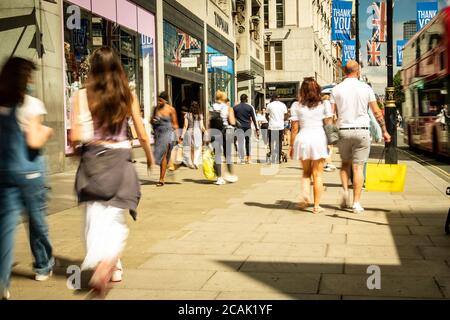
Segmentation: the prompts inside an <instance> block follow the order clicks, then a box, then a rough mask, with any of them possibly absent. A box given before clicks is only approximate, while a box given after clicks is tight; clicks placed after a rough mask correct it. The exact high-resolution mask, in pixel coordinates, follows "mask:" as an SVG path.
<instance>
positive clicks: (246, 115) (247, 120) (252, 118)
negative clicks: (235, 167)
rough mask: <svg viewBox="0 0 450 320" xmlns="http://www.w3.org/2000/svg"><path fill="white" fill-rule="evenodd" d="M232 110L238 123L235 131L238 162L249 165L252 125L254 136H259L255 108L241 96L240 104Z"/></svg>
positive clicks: (244, 95)
mask: <svg viewBox="0 0 450 320" xmlns="http://www.w3.org/2000/svg"><path fill="white" fill-rule="evenodd" d="M233 109H234V114H235V117H236V120H237V121H239V123H240V128H239V129H238V130H237V138H238V150H239V160H240V163H246V164H249V163H250V162H251V152H252V150H251V138H252V123H253V125H254V126H255V128H256V135H257V136H259V127H258V123H257V121H256V112H255V108H254V107H253V106H252V105H250V104H249V103H248V96H247V95H246V94H243V95H241V103H239V104H238V105H236V106H235V107H234V108H233ZM244 154H245V158H244Z"/></svg>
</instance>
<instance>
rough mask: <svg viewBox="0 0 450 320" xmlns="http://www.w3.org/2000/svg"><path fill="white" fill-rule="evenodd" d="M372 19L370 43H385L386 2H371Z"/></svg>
mask: <svg viewBox="0 0 450 320" xmlns="http://www.w3.org/2000/svg"><path fill="white" fill-rule="evenodd" d="M372 9H373V19H372V25H373V30H372V41H376V42H386V41H387V10H386V2H385V1H382V2H373V3H372Z"/></svg>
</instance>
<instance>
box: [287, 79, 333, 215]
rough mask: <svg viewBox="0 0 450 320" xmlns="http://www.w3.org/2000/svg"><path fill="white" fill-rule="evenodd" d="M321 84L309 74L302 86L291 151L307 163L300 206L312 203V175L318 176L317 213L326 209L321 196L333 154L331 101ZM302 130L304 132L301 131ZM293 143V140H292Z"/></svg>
mask: <svg viewBox="0 0 450 320" xmlns="http://www.w3.org/2000/svg"><path fill="white" fill-rule="evenodd" d="M320 92H321V88H320V86H319V84H318V83H317V82H316V80H314V79H313V78H306V79H305V80H304V81H303V83H302V86H301V88H300V96H299V101H298V102H295V103H294V104H293V105H292V108H291V113H292V114H291V120H292V137H291V147H290V150H289V153H290V155H291V157H293V158H294V159H296V160H301V161H302V164H303V177H302V190H303V193H302V200H301V202H300V204H299V205H298V207H299V209H305V208H307V207H308V206H309V204H310V187H311V176H312V177H313V179H314V209H313V213H319V212H322V211H323V209H322V208H321V207H320V198H321V194H322V189H323V182H322V176H323V168H324V163H325V159H326V158H328V157H329V153H328V145H327V137H326V134H325V130H324V124H331V122H332V117H333V112H332V110H331V105H329V104H324V103H323V102H322V99H321V96H320ZM299 130H300V132H299ZM292 143H293V144H292Z"/></svg>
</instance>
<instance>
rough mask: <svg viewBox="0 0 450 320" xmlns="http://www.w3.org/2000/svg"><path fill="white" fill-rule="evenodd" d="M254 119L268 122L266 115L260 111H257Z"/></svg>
mask: <svg viewBox="0 0 450 320" xmlns="http://www.w3.org/2000/svg"><path fill="white" fill-rule="evenodd" d="M256 121H258V122H261V123H267V122H268V121H267V118H266V116H265V115H263V114H261V113H258V114H257V115H256Z"/></svg>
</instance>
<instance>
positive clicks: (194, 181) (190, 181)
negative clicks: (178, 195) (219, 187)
mask: <svg viewBox="0 0 450 320" xmlns="http://www.w3.org/2000/svg"><path fill="white" fill-rule="evenodd" d="M183 182H189V183H195V184H213V181H210V180H206V179H200V180H194V179H183Z"/></svg>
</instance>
